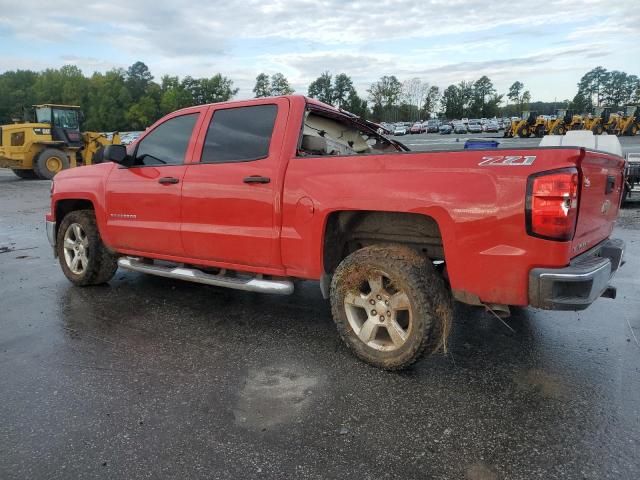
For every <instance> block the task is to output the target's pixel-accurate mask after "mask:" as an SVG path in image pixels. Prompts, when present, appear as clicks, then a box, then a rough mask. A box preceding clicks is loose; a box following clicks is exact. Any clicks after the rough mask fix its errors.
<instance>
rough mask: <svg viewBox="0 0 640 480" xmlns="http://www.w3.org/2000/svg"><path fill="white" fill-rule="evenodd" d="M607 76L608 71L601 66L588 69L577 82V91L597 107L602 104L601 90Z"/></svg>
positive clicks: (608, 74)
mask: <svg viewBox="0 0 640 480" xmlns="http://www.w3.org/2000/svg"><path fill="white" fill-rule="evenodd" d="M609 77H610V73H609V72H608V71H607V70H606V69H605V68H603V67H596V68H594V69H592V70H589V71H588V72H587V73H585V74H584V75H583V76H582V78H581V79H580V82H578V93H580V94H581V95H583V96H584V97H586V98H590V99H591V104H592V105H594V104H595V106H597V107H599V106H600V105H601V104H602V90H603V87H604V85H605V84H606V83H607V81H608V80H609ZM594 100H595V103H594Z"/></svg>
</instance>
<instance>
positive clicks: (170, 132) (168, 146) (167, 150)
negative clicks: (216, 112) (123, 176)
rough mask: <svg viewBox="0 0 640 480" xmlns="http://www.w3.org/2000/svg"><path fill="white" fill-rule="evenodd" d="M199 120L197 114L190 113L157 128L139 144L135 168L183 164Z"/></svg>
mask: <svg viewBox="0 0 640 480" xmlns="http://www.w3.org/2000/svg"><path fill="white" fill-rule="evenodd" d="M197 118H198V114H197V113H190V114H187V115H181V116H179V117H173V118H170V119H169V120H167V121H166V122H164V123H162V124H160V125H159V126H158V127H156V128H155V129H154V130H153V131H152V132H150V133H149V134H148V135H147V136H146V137H144V138H143V139H142V140H140V142H139V143H138V147H137V150H136V158H135V160H134V162H133V163H134V166H140V165H155V166H160V165H181V164H183V163H184V156H185V154H186V153H187V146H188V145H189V140H190V139H191V133H192V132H193V126H194V125H195V124H196V120H197Z"/></svg>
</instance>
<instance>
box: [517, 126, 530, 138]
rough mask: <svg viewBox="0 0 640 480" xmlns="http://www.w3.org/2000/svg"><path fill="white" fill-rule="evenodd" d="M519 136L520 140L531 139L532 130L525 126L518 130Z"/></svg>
mask: <svg viewBox="0 0 640 480" xmlns="http://www.w3.org/2000/svg"><path fill="white" fill-rule="evenodd" d="M518 136H519V137H520V138H529V137H530V136H531V130H530V129H529V127H527V126H526V125H525V126H524V127H521V128H520V130H518Z"/></svg>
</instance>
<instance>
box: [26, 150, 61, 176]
mask: <svg viewBox="0 0 640 480" xmlns="http://www.w3.org/2000/svg"><path fill="white" fill-rule="evenodd" d="M67 168H69V157H67V155H66V153H64V152H63V151H62V150H58V149H57V148H47V149H46V150H43V151H42V152H40V154H39V155H38V157H37V158H36V159H34V161H33V171H34V172H36V175H37V176H38V178H41V179H43V180H51V179H52V178H53V177H54V176H55V175H56V173H58V172H61V171H62V170H66V169H67Z"/></svg>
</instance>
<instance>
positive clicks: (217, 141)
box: [202, 105, 278, 163]
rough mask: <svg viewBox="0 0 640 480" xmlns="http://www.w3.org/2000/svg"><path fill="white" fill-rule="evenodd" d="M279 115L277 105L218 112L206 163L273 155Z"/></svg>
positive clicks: (209, 136)
mask: <svg viewBox="0 0 640 480" xmlns="http://www.w3.org/2000/svg"><path fill="white" fill-rule="evenodd" d="M277 113H278V107H277V106H276V105H256V106H253V107H239V108H229V109H224V110H217V111H216V112H214V114H213V118H212V119H211V124H210V125H209V131H208V132H207V138H206V140H205V144H204V149H203V151H202V162H203V163H224V162H247V161H250V160H258V159H260V158H265V157H266V156H267V155H269V143H270V142H271V134H272V133H273V125H274V123H275V120H276V114H277Z"/></svg>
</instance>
